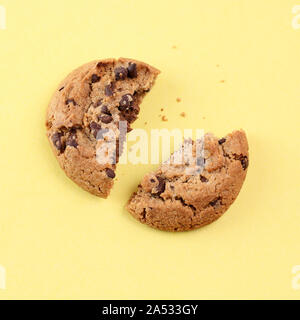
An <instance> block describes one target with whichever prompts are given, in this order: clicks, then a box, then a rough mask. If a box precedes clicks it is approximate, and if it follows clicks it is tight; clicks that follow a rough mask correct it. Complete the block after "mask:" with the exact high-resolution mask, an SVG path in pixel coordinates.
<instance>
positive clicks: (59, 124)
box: [46, 58, 159, 198]
mask: <svg viewBox="0 0 300 320" xmlns="http://www.w3.org/2000/svg"><path fill="white" fill-rule="evenodd" d="M158 74H159V71H158V70H157V69H155V68H153V67H151V66H149V65H147V64H146V63H143V62H139V61H136V60H132V59H125V58H120V59H118V60H115V59H106V60H99V61H93V62H90V63H87V64H85V65H83V66H81V67H79V68H78V69H76V70H74V71H73V72H71V73H70V74H69V75H68V76H67V77H66V79H65V80H63V81H62V83H61V84H60V86H59V87H58V89H57V91H56V92H55V93H54V95H53V97H52V100H51V102H50V104H49V107H48V111H47V119H46V127H47V136H48V138H49V141H50V144H51V146H52V149H53V151H54V154H55V155H56V157H57V159H58V162H59V164H60V166H61V167H62V169H63V170H64V171H65V173H66V174H67V176H68V177H69V178H71V179H72V180H73V181H74V182H75V183H77V184H78V185H79V186H80V187H82V188H83V189H85V190H87V191H89V192H90V193H92V194H94V195H97V196H99V197H103V198H106V197H107V196H108V195H109V192H110V189H111V188H112V186H113V179H114V177H115V168H116V164H115V163H114V162H117V161H112V163H111V164H107V163H106V164H105V163H104V162H101V161H97V156H100V157H101V148H102V147H104V146H105V143H106V142H105V141H103V139H100V138H99V133H103V132H104V133H105V132H106V131H107V132H108V131H109V130H112V131H113V133H114V134H115V137H116V139H117V141H119V137H120V130H119V122H120V121H122V120H124V121H125V120H126V121H127V122H128V126H129V129H128V130H130V124H131V123H132V122H134V121H135V120H136V119H137V116H138V113H139V110H140V109H139V104H140V103H141V101H142V99H143V97H144V95H145V94H146V93H147V92H148V91H149V90H150V89H151V87H152V86H153V84H154V82H155V79H156V77H157V75H158ZM118 148H119V145H118V144H117V145H116V146H115V150H113V151H114V155H115V158H116V160H117V159H118V157H119V152H120V150H117V149H118ZM98 150H100V153H98V154H97V152H98Z"/></svg>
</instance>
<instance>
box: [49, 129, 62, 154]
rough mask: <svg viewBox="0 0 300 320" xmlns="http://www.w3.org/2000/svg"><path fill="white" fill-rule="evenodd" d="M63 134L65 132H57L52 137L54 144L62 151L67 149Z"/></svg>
mask: <svg viewBox="0 0 300 320" xmlns="http://www.w3.org/2000/svg"><path fill="white" fill-rule="evenodd" d="M62 136H63V134H62V133H61V132H55V133H54V134H53V135H52V137H51V140H52V142H53V144H54V146H55V147H56V149H57V150H59V151H60V152H63V151H64V150H65V145H64V143H63V142H62V141H61V137H62Z"/></svg>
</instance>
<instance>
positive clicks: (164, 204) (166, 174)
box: [127, 130, 249, 231]
mask: <svg viewBox="0 0 300 320" xmlns="http://www.w3.org/2000/svg"><path fill="white" fill-rule="evenodd" d="M199 143H200V144H199ZM184 145H185V147H186V146H188V145H190V150H191V152H190V153H189V156H186V155H184V156H183V161H182V162H181V163H180V164H178V163H179V162H180V161H179V162H178V161H174V159H175V158H177V159H178V152H176V153H174V154H173V155H172V156H171V158H170V160H169V162H167V163H163V164H162V165H161V166H160V167H159V168H158V170H156V171H155V172H152V173H149V174H147V175H146V176H145V177H144V178H143V180H142V182H141V184H140V185H139V186H138V190H137V192H135V193H134V194H133V195H132V197H131V199H130V200H129V202H128V204H127V209H128V211H129V212H130V213H131V214H132V215H133V217H135V218H136V219H137V220H139V221H140V222H142V223H144V224H147V225H149V226H150V227H153V228H157V229H160V230H165V231H186V230H192V229H196V228H200V227H202V226H205V225H207V224H209V223H212V222H213V221H215V220H217V219H218V218H219V217H220V216H221V215H222V214H223V213H224V212H225V211H226V210H227V209H228V208H229V206H230V205H231V204H232V203H233V202H234V200H235V199H236V197H237V196H238V194H239V192H240V189H241V187H242V185H243V182H244V180H245V177H246V173H247V168H248V163H249V160H248V159H249V155H248V142H247V138H246V134H245V132H244V131H242V130H240V131H234V132H233V133H231V134H229V135H227V136H226V137H224V138H222V139H218V138H216V137H215V136H214V135H212V134H205V135H204V137H203V139H202V141H197V143H195V142H194V141H192V140H190V141H186V142H185V144H184ZM199 145H200V148H199ZM188 149H189V148H187V150H188ZM198 149H201V150H202V152H200V153H199V152H198ZM181 150H186V149H181ZM181 150H180V151H181ZM182 154H184V152H179V155H180V156H181V155H182ZM199 154H200V156H199ZM180 156H179V158H180Z"/></svg>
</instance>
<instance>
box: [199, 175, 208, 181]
mask: <svg viewBox="0 0 300 320" xmlns="http://www.w3.org/2000/svg"><path fill="white" fill-rule="evenodd" d="M200 180H201V182H207V181H208V179H207V178H205V177H204V176H202V175H200Z"/></svg>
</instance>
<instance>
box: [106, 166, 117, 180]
mask: <svg viewBox="0 0 300 320" xmlns="http://www.w3.org/2000/svg"><path fill="white" fill-rule="evenodd" d="M105 172H106V175H107V176H108V177H109V178H111V179H113V178H114V177H115V176H116V174H115V172H114V170H112V169H110V168H106V169H105Z"/></svg>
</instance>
